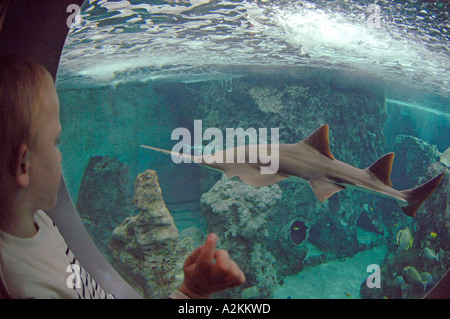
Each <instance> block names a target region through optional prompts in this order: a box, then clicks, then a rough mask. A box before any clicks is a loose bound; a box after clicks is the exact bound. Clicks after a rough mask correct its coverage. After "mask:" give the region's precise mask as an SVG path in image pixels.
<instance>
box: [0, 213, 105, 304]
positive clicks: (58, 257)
mask: <svg viewBox="0 0 450 319" xmlns="http://www.w3.org/2000/svg"><path fill="white" fill-rule="evenodd" d="M34 220H35V223H36V225H37V226H38V231H37V233H36V234H35V235H34V236H33V237H31V238H19V237H15V236H11V235H9V234H7V233H5V232H3V231H1V230H0V278H1V282H2V283H3V286H4V288H5V290H6V292H7V293H8V295H9V296H10V297H11V298H21V299H23V298H79V299H91V298H95V299H109V298H114V296H113V295H111V294H107V293H106V292H105V291H104V290H103V289H102V288H100V286H99V285H98V284H97V283H96V282H95V281H94V279H93V278H92V277H91V276H90V275H89V274H88V273H87V272H86V271H85V270H84V269H83V268H82V267H81V265H80V264H79V262H78V261H77V259H76V258H75V256H74V254H73V253H72V251H71V250H70V249H69V246H68V245H67V243H66V241H65V240H64V238H63V237H62V236H61V234H60V233H59V231H58V228H57V227H56V225H55V224H54V223H53V221H52V220H51V219H50V217H48V216H47V214H45V213H44V212H43V211H42V210H38V211H37V212H36V213H35V215H34Z"/></svg>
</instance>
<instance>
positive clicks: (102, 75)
mask: <svg viewBox="0 0 450 319" xmlns="http://www.w3.org/2000/svg"><path fill="white" fill-rule="evenodd" d="M75 9H76V6H75ZM75 9H74V8H71V10H72V13H75ZM71 10H68V13H67V17H68V20H67V21H68V23H69V24H71V23H72V22H73V23H72V24H71V29H70V31H69V34H68V36H67V40H66V43H65V46H64V48H63V53H62V56H61V61H60V64H59V70H58V75H57V79H56V85H57V90H58V94H59V98H60V104H61V123H62V128H63V130H62V136H61V144H60V149H61V152H62V155H63V162H62V165H63V174H64V178H65V181H66V184H67V187H68V189H69V193H70V195H71V198H72V201H73V203H74V205H75V206H76V208H77V212H78V214H79V216H80V218H81V219H82V221H83V223H84V225H85V226H86V228H87V230H88V231H89V233H90V235H91V236H92V238H93V239H94V241H95V243H96V244H97V246H98V247H99V249H100V250H101V251H102V253H103V254H104V255H105V257H106V258H107V259H108V260H109V261H110V262H111V264H112V265H113V266H114V267H115V269H116V270H117V271H118V272H119V273H120V274H121V275H122V276H123V277H124V278H125V279H126V280H127V281H128V282H129V283H130V284H131V285H132V286H133V287H134V288H135V289H136V290H137V291H138V292H139V293H141V294H142V295H143V296H144V297H146V298H167V296H168V295H169V294H170V292H171V291H172V290H173V289H176V288H177V287H178V286H179V284H180V283H181V281H182V280H183V271H182V266H183V262H184V260H185V258H186V257H187V256H188V255H189V254H190V253H191V252H192V251H193V250H194V249H195V247H197V246H199V245H201V244H202V242H203V241H204V239H205V236H206V235H207V234H208V233H210V232H214V233H216V234H217V235H218V237H219V244H218V247H219V248H223V249H226V250H228V251H229V253H230V255H231V257H232V259H234V260H235V261H236V262H237V264H238V265H239V266H240V267H241V269H242V270H243V271H244V273H245V275H246V278H247V280H246V283H245V284H244V285H242V286H241V287H238V288H235V289H231V290H227V291H224V292H221V293H218V294H216V295H215V296H216V297H217V298H277V299H298V298H337V299H351V298H388V299H393V298H394V299H395V298H420V297H423V296H424V295H425V294H426V293H427V292H429V291H430V289H431V288H432V287H433V286H434V285H435V284H436V283H437V282H438V281H439V279H440V278H441V277H442V276H443V274H444V273H445V272H446V270H447V269H448V267H449V266H450V192H449V189H450V185H449V183H450V182H449V173H448V172H447V173H446V175H444V176H443V178H442V180H441V182H440V185H439V186H438V187H437V188H436V189H435V190H434V192H432V194H431V195H430V196H429V197H428V198H427V199H426V200H425V201H424V202H423V203H422V205H420V207H419V209H418V211H417V214H416V215H415V217H410V216H407V215H406V214H405V213H404V211H403V210H402V209H401V208H400V206H399V202H400V204H402V200H395V199H393V198H392V197H393V194H397V195H398V194H400V195H398V196H406V195H404V194H406V192H403V193H401V192H398V191H401V190H407V189H412V188H415V187H417V186H418V185H420V184H422V183H424V182H426V181H428V180H430V179H432V178H433V177H435V176H437V175H438V174H440V173H442V172H443V171H445V170H448V166H449V165H450V149H449V146H450V69H449V65H450V42H449V32H450V23H449V10H450V4H449V2H448V1H447V0H436V1H423V0H410V1H404V0H395V1H394V0H379V1H375V2H374V1H369V0H354V1H352V0H346V1H343V0H333V1H322V0H308V1H307V0H304V1H286V0H280V1H275V0H274V1H271V0H248V1H237V0H223V1H212V0H211V1H209V0H158V1H143V0H129V1H105V0H98V1H97V0H96V1H94V0H89V1H85V3H84V4H83V5H82V7H81V10H80V11H79V14H78V15H75V14H71ZM323 125H328V126H325V127H323ZM321 127H322V129H321V130H320V129H319V128H321ZM327 128H329V136H328V139H329V149H330V152H327V147H326V138H327V136H326V134H325V136H324V135H323V134H320V133H321V132H322V133H323V132H325V131H326V129H327ZM318 129H319V131H316V130H318ZM233 132H234V133H235V135H236V136H237V137H236V136H233ZM313 132H319V133H317V134H318V135H313V137H314V138H311V139H309V140H308V143H309V144H308V143H305V142H303V144H302V143H300V144H297V146H298V145H303V146H302V147H304V148H302V150H303V151H302V153H301V154H303V155H302V156H306V157H295V156H291V157H289V156H287V155H286V157H284V158H285V159H286V158H288V159H289V161H291V162H293V163H296V165H297V166H298V167H300V168H298V167H297V166H296V167H297V168H292V169H291V168H289V169H287V168H286V165H287V164H286V163H287V159H286V160H285V161H284V162H283V163H282V162H281V160H280V163H279V164H280V166H279V168H280V169H281V168H283V169H284V171H283V174H282V175H277V176H278V177H279V180H275V181H274V182H273V183H272V182H271V183H266V184H268V185H263V186H261V185H256V186H255V185H253V186H252V185H251V184H252V182H251V181H253V179H252V178H253V177H248V178H247V179H246V178H245V177H242V176H244V175H245V174H247V175H251V174H250V173H249V170H250V169H252V170H254V171H255V172H256V173H255V172H254V173H255V174H259V176H262V173H261V171H258V169H259V166H258V163H256V164H255V163H252V165H246V164H245V163H244V164H242V165H241V166H240V167H241V168H239V169H242V171H239V169H235V170H234V171H233V172H235V171H236V170H237V171H239V172H240V173H239V174H241V175H239V174H237V175H238V176H235V177H232V178H228V177H227V176H224V174H223V173H222V172H221V171H220V170H219V171H218V170H211V169H209V168H208V167H205V166H203V165H199V163H195V162H191V163H186V162H185V158H182V157H179V156H178V157H177V156H171V155H168V154H167V153H164V152H161V151H158V150H154V149H150V148H145V147H142V145H147V146H150V147H155V148H159V149H164V150H169V151H175V152H179V151H182V152H183V153H185V154H187V153H190V154H191V155H193V156H194V155H195V156H201V155H202V154H204V153H205V154H206V153H208V151H209V152H213V154H214V152H215V151H218V150H219V149H220V147H223V149H226V148H227V145H228V146H230V145H235V146H237V145H247V148H250V145H254V144H255V143H259V145H260V148H259V149H261V148H262V146H263V145H266V146H267V144H273V145H278V143H280V154H281V146H282V145H284V144H295V143H298V142H300V141H302V140H304V139H305V138H307V137H308V136H310V134H312V133H313ZM241 133H242V134H241ZM319 135H320V136H319ZM229 136H231V137H230V144H227V138H228V137H229ZM317 136H319V137H317ZM235 137H236V138H235ZM233 143H234V144H233ZM239 143H241V144H239ZM304 145H307V147H306V146H304ZM213 146H214V147H213ZM243 147H245V146H243ZM391 152H395V159H394V161H393V164H392V173H391V175H390V180H391V181H392V184H393V188H394V189H395V190H397V191H390V190H389V191H388V192H387V194H386V192H385V193H384V194H383V192H382V191H380V189H378V190H377V189H375V188H376V187H375V186H373V187H372V186H370V187H366V190H369V191H370V192H364V191H361V189H360V188H358V187H357V186H361V185H359V184H358V183H359V180H360V179H361V180H365V182H367V180H368V179H369V177H370V178H372V179H373V180H375V179H376V181H375V182H373V184H370V185H378V184H377V183H380V181H381V182H382V183H383V185H385V186H383V187H389V186H386V185H388V184H389V163H390V161H391V160H392V155H388V156H387V157H386V158H384V160H381V161H379V162H376V161H377V160H378V159H379V158H382V156H383V155H385V154H389V153H391ZM283 154H284V153H283ZM305 154H307V155H305ZM280 158H281V155H280ZM309 158H312V159H313V160H311V161H307V160H305V159H309ZM332 158H334V159H332ZM180 161H181V163H179V162H180ZM337 161H340V162H344V163H346V164H348V165H350V166H352V167H351V168H349V167H350V166H339V167H338V168H337V169H336V167H337V166H335V164H336V163H337ZM375 162H376V163H377V164H376V165H374V166H371V165H372V164H373V163H375ZM323 163H325V164H323ZM320 165H322V166H320ZM332 168H333V169H334V171H332ZM366 168H371V170H365V171H362V170H364V169H366ZM358 169H361V170H358ZM230 171H232V170H231V169H230ZM347 171H351V172H358V174H360V172H365V174H366V175H364V178H362V177H361V178H359V179H358V178H356V179H352V180H350V179H349V177H348V175H345V173H346V172H347ZM297 173H298V174H297ZM295 174H297V175H299V176H297V177H305V176H306V177H309V178H310V181H313V182H314V179H315V178H316V179H319V177H320V178H322V179H326V180H327V183H328V184H327V185H328V187H331V188H332V189H333V190H334V191H335V193H334V191H333V193H334V194H333V195H332V196H331V197H328V196H326V200H324V201H323V202H322V201H320V200H318V199H317V198H316V195H317V192H318V191H317V190H318V189H321V190H322V191H323V190H324V189H325V188H326V187H324V188H321V187H319V186H317V184H316V186H314V183H312V184H311V185H313V187H315V188H314V191H313V189H312V188H311V185H310V184H309V183H308V181H307V180H305V179H301V178H297V179H293V178H286V177H289V176H293V175H295ZM302 174H303V175H302ZM355 174H356V173H355ZM361 174H363V173H361ZM247 175H245V176H247ZM239 176H241V177H242V178H240V177H239ZM264 176H269V177H267V178H269V179H270V178H274V176H275V175H273V174H272V175H270V174H266V175H264ZM358 176H359V175H358ZM361 176H362V175H361ZM285 179H286V180H285ZM322 182H323V180H322ZM367 183H369V182H367ZM249 184H250V185H249ZM330 185H331V186H330ZM364 185H365V186H367V185H369V184H364ZM364 185H363V186H364ZM316 187H317V188H316ZM383 189H384V188H383ZM339 190H340V191H339ZM316 191H317V192H316ZM402 194H403V195H402ZM408 194H409V193H408ZM319 195H320V194H319ZM380 195H387V196H388V197H386V196H380ZM408 196H411V198H412V196H413V195H408ZM414 196H415V195H414ZM319 197H320V196H319ZM397 199H398V198H397Z"/></svg>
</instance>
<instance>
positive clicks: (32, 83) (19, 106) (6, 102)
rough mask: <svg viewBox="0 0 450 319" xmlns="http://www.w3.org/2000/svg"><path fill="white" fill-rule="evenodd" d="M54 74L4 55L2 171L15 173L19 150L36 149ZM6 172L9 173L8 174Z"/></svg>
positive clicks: (0, 62)
mask: <svg viewBox="0 0 450 319" xmlns="http://www.w3.org/2000/svg"><path fill="white" fill-rule="evenodd" d="M49 79H50V80H51V81H53V79H52V76H51V75H50V73H49V72H48V71H47V70H46V69H45V68H44V67H43V66H41V65H40V64H38V63H36V62H33V61H30V60H27V59H25V58H22V57H19V56H15V55H4V56H0V150H1V151H0V168H1V170H0V172H1V173H5V172H6V171H7V172H9V173H10V174H12V175H13V174H14V166H15V163H17V160H18V159H17V153H18V148H19V147H20V145H21V144H23V143H26V144H27V146H28V147H29V148H31V149H33V148H34V147H35V146H36V142H37V135H38V130H39V125H40V123H41V116H42V114H43V111H44V109H45V106H46V105H45V104H46V99H45V94H46V92H47V90H48V86H49V83H52V82H50V81H49ZM5 169H6V171H5Z"/></svg>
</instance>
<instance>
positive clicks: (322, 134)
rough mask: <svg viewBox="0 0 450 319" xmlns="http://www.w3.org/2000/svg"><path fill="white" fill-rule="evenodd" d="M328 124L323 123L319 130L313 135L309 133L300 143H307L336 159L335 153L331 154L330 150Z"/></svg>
mask: <svg viewBox="0 0 450 319" xmlns="http://www.w3.org/2000/svg"><path fill="white" fill-rule="evenodd" d="M328 130H329V128H328V124H325V125H322V126H321V127H319V128H318V129H317V130H315V131H314V132H313V133H311V135H309V136H308V137H307V138H305V139H304V140H301V141H300V142H298V143H305V144H307V145H309V146H311V147H313V148H315V149H316V150H318V151H319V152H320V153H322V154H323V155H325V156H326V157H328V158H331V159H333V160H334V156H333V154H331V151H330V141H329V140H328Z"/></svg>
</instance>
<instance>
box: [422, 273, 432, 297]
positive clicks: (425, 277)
mask: <svg viewBox="0 0 450 319" xmlns="http://www.w3.org/2000/svg"><path fill="white" fill-rule="evenodd" d="M420 277H421V278H422V282H423V292H424V293H425V290H426V289H427V287H428V286H430V285H432V284H433V282H434V281H433V276H432V275H431V274H430V273H429V272H423V273H421V274H420Z"/></svg>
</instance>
